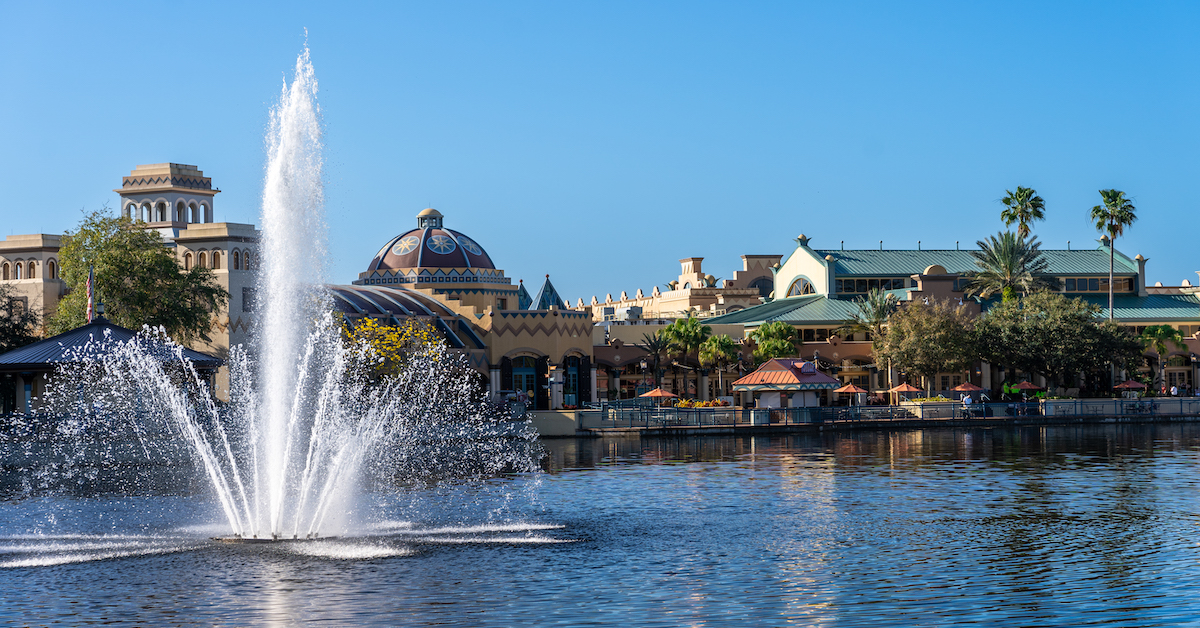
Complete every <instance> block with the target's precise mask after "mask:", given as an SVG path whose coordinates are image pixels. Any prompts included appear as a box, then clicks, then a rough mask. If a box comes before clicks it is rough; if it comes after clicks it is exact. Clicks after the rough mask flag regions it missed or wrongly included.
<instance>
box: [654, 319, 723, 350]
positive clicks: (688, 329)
mask: <svg viewBox="0 0 1200 628" xmlns="http://www.w3.org/2000/svg"><path fill="white" fill-rule="evenodd" d="M662 334H663V337H665V338H666V339H667V341H668V342H669V343H670V346H671V349H672V350H674V351H677V352H679V353H680V354H682V355H683V360H684V362H687V359H688V358H689V357H691V356H692V355H693V354H698V353H699V352H700V345H702V344H704V341H705V340H708V337H709V336H711V335H712V327H709V326H708V325H703V324H701V323H700V319H698V318H696V317H695V316H693V315H692V313H691V312H689V313H688V316H687V318H679V319H676V320H675V322H673V323H671V324H670V325H667V326H666V327H665V328H663V330H662Z"/></svg>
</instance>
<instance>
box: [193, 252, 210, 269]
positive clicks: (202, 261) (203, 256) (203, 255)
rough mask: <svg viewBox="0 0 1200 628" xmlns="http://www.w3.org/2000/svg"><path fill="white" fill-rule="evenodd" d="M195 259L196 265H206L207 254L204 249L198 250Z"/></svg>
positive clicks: (201, 266)
mask: <svg viewBox="0 0 1200 628" xmlns="http://www.w3.org/2000/svg"><path fill="white" fill-rule="evenodd" d="M196 260H197V261H196V265H197V266H199V267H200V268H204V267H206V266H208V254H207V253H205V252H204V251H200V255H199V256H198V257H197V258H196Z"/></svg>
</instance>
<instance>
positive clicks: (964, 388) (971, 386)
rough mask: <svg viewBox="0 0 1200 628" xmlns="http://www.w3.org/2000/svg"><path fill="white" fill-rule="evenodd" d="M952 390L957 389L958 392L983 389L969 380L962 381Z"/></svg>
mask: <svg viewBox="0 0 1200 628" xmlns="http://www.w3.org/2000/svg"><path fill="white" fill-rule="evenodd" d="M952 390H957V391H958V392H979V391H981V390H983V389H982V388H980V387H978V386H976V385H975V384H972V383H971V382H963V383H961V384H959V385H957V386H955V387H954V388H953V389H952Z"/></svg>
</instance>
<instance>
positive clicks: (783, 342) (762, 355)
mask: <svg viewBox="0 0 1200 628" xmlns="http://www.w3.org/2000/svg"><path fill="white" fill-rule="evenodd" d="M750 338H751V339H752V340H754V344H755V345H756V346H755V347H754V361H755V362H756V363H758V364H762V363H763V362H766V361H767V360H770V359H771V358H789V357H792V356H795V355H797V354H798V353H799V350H798V347H799V346H800V345H801V344H803V341H802V340H801V338H800V330H798V329H796V328H795V327H792V326H791V325H789V324H787V323H785V322H783V321H771V322H769V323H763V324H762V325H760V326H759V327H758V329H755V330H754V331H752V332H750Z"/></svg>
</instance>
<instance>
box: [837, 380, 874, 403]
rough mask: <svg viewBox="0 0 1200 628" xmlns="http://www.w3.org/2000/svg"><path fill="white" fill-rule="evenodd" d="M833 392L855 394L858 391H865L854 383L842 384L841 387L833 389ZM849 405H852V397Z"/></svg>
mask: <svg viewBox="0 0 1200 628" xmlns="http://www.w3.org/2000/svg"><path fill="white" fill-rule="evenodd" d="M833 392H835V393H852V394H855V395H857V394H859V393H865V392H867V391H865V390H863V389H862V388H859V387H858V386H855V385H854V384H846V385H845V386H842V387H841V388H838V389H837V390H834V391H833ZM850 405H854V397H851V398H850Z"/></svg>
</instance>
